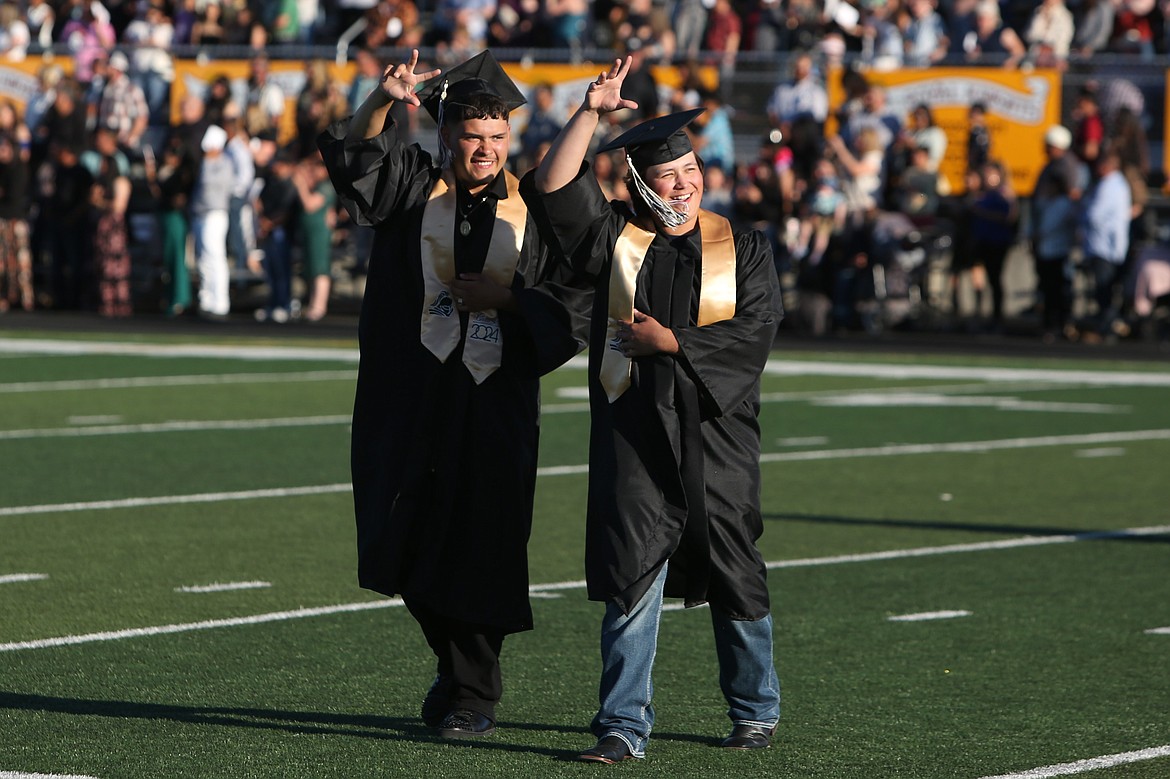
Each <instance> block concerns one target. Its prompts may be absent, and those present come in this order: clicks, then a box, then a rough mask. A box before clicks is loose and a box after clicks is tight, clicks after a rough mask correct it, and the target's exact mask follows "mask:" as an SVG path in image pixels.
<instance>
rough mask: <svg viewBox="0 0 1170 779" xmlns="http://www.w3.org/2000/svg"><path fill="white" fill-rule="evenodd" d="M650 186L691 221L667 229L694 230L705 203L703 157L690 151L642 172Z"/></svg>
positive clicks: (678, 231) (682, 231)
mask: <svg viewBox="0 0 1170 779" xmlns="http://www.w3.org/2000/svg"><path fill="white" fill-rule="evenodd" d="M642 178H643V179H644V180H645V181H646V185H647V186H648V187H650V189H652V190H654V193H655V194H656V195H658V196H659V197H660V198H662V199H663V200H665V201H666V203H667V204H668V205H669V206H670V207H671V208H673V209H674V210H675V211H676V212H678V213H680V214H685V215H686V216H687V221H686V222H685V223H683V224H682V225H680V226H679V227H676V228H668V229H666V232H667V233H670V234H671V235H682V234H684V233H687V232H690V231H691V230H692V229H693V228H694V226H695V220H696V219H698V218H699V206H700V204H701V203H702V202H703V170H702V167H701V166H700V165H699V158H698V157H696V156H695V153H694V152H693V151H689V152H687V153H686V154H684V155H683V156H681V157H679V158H678V159H677V160H672V161H670V162H663V163H660V164H658V165H650V166H648V167H647V168H646V171H645V172H644V173H643V174H642Z"/></svg>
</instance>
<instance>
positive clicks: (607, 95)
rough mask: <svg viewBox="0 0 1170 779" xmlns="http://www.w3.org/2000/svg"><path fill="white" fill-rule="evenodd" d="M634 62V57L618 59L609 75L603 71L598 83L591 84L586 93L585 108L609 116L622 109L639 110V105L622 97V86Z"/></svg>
mask: <svg viewBox="0 0 1170 779" xmlns="http://www.w3.org/2000/svg"><path fill="white" fill-rule="evenodd" d="M632 62H633V58H632V57H626V58H625V59H624V60H623V59H616V60H614V61H613V67H612V68H610V69H609V72H608V73H607V72H605V71H602V72H601V74H600V75H598V77H597V80H596V81H592V82H590V83H589V89H588V90H586V92H585V105H584V107H585V108H587V109H589V110H591V111H596V112H597V113H599V114H608V113H610V112H612V111H618V110H621V109H622V108H637V107H638V104H637V103H636V102H635V101H633V100H627V99H625V98H624V97H622V84H623V83H624V82H625V80H626V74H628V73H629V72H630V64H631V63H632Z"/></svg>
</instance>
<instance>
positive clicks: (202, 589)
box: [175, 582, 272, 594]
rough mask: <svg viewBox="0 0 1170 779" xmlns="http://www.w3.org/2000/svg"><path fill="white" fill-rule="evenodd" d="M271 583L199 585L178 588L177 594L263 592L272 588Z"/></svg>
mask: <svg viewBox="0 0 1170 779" xmlns="http://www.w3.org/2000/svg"><path fill="white" fill-rule="evenodd" d="M271 586H272V583H271V582H224V583H222V584H220V583H218V582H217V583H215V584H197V585H193V586H190V587H176V588H175V592H192V593H200V594H202V593H207V592H233V591H235V590H263V589H266V588H268V587H271Z"/></svg>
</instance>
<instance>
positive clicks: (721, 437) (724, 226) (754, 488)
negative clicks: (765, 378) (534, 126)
mask: <svg viewBox="0 0 1170 779" xmlns="http://www.w3.org/2000/svg"><path fill="white" fill-rule="evenodd" d="M629 67H630V62H629V60H628V59H626V60H624V61H622V60H618V61H616V62H615V64H614V66H613V68H612V69H611V70H610V71H608V72H605V73H602V74H601V75H600V76H599V77H598V79H597V80H596V81H594V82H592V83H591V84H590V86H589V88H588V91H587V92H586V96H585V100H584V102H583V103H582V105H581V107H580V109H578V111H577V112H576V114H574V116H573V117H572V119H570V121H569V123H568V125H566V127H565V128H564V129H563V130H562V132H561V134H560V135H559V136H558V138H557V140H556V141H554V143H553V146H552V148H551V149H550V150H549V152H548V154H547V155H546V156H545V158H544V160H543V161H542V163H541V165H540V167H539V168H538V169H537V170H536V172H535V174H534V175H531V176H530V177H528V178H526V179H525V181H524V186H523V189H522V191H523V192H524V193H525V197H526V198H529V199H530V200H531V201H532V205H533V208H534V211H539V212H540V213H541V214H542V220H541V226H542V229H544V230H545V231H546V239H547V240H548V241H549V243H550V244H554V245H555V246H557V248H558V251H561V252H563V253H564V254H565V255H566V256H567V257H569V258H570V260H571V262H572V265H573V268H574V270H575V271H576V272H578V273H579V274H581V276H582V277H583V278H584V279H585V280H587V281H590V282H592V284H593V285H594V288H595V289H594V297H593V313H592V320H591V329H590V337H589V344H590V350H589V397H590V411H591V424H592V430H591V435H590V442H589V506H588V516H587V526H586V527H587V529H586V550H585V570H586V578H587V582H588V589H589V597H590V598H591V599H592V600H599V601H604V602H605V603H606V612H605V617H604V621H603V623H602V635H601V656H602V677H601V685H600V696H599V697H600V707H599V711H598V713H597V715H596V716H595V717H594V719H593V724H592V730H593V733H594V735H595V736H596V737H597V739H598V741H597V744H596V745H595V746H594V747H592V748H590V749H587V750H585V751H584V752H582V753H581V754H580V758H581V759H582V760H586V761H593V762H600V763H614V762H618V761H621V760H624V759H627V758H630V757H639V758H640V757H643V755H644V753H645V752H644V750H645V748H646V742H647V740H648V738H649V736H650V731H651V728H652V726H653V724H654V708H653V705H652V702H651V690H652V684H651V671H652V666H653V661H654V655H655V651H656V647H657V640H658V621H659V617H660V615H661V612H662V598H663V596H664V595H666V596H672V597H681V598H684V599H685V602H686V605H687V606H695V605H699V604H702V603H708V604H710V607H711V620H712V625H713V628H714V632H715V646H716V650H717V656H718V663H719V684H720V687H721V688H722V691H723V694H724V697H725V698H726V700H727V703H728V712H727V713H728V716H729V717H730V719H731V722H732V726H731V732H730V735H729V736H728V737H727V738H725V739H724V740H723V741H722V742H720V743H721V746H724V747H728V748H734V749H754V748H764V747H767V746H768V745H769V743H770V737H771V735H772V733H773V731H774V729H775V726H776V722H777V719H778V718H779V716H780V686H779V681H778V679H777V675H776V670H775V666H774V665H773V660H772V619H771V616H770V606H769V600H768V589H767V584H766V581H765V565H764V560H763V558H762V556H761V555H760V552H759V550H758V549H757V548H756V545H755V542H756V540H757V539H758V538H759V536H760V534H761V532H762V530H763V523H762V521H761V517H760V468H759V454H760V430H759V424H758V420H757V416H758V413H759V402H760V401H759V382H760V374H761V373H762V372H763V369H764V366H765V363H766V362H767V359H768V354H769V351H770V349H771V346H772V341H773V338H774V337H775V334H776V329H777V326H778V323H779V321H780V318H781V315H782V311H781V302H780V292H779V285H778V282H777V279H776V272H775V269H774V267H775V266H774V265H773V263H772V252H771V248H770V245H769V243H768V241H767V239H766V238H765V237H764V236H763V234H761V233H760V232H758V231H750V232H742V233H741V232H735V231H733V230H732V227H731V225H730V223H729V222H728V221H727V220H726V219H725V218H723V217H721V216H717V215H715V214H712V213H710V212H707V211H704V210H702V209H701V204H702V198H703V166H702V161H701V160H700V159H699V158H698V157H697V156H696V155H695V153H694V150H693V148H692V146H691V142H690V138H689V136H688V135H687V134H686V131H685V129H684V127H685V125H686V124H687V123H688V122H690V121H691V120H692V119H693V118H694V117H695V116H696V115H697V114H698V113H701V109H699V110H695V111H686V112H682V113H679V114H672V115H670V116H666V117H660V118H656V119H651V120H649V121H647V122H644V123H642V124H640V125H638V126H637V127H634V128H633V129H631V130H629V131H628V132H627V133H625V134H623V135H622V136H620V137H618V138H616V139H614V140H613V141H612V142H610V143H609V144H607V145H606V147H605V148H603V149H601V150H600V151H602V152H604V151H607V150H609V149H617V148H624V149H625V152H626V158H627V162H628V164H629V168H630V169H629V174H628V176H629V179H628V181H629V185H630V186H629V189H630V192H631V194H632V200H633V209H632V210H631V208H630V207H629V206H628V205H627V204H625V203H623V202H620V201H614V202H606V200H605V197H604V195H603V194H602V192H601V189H600V188H599V187H598V185H597V182H596V179H595V177H594V176H593V174H592V172H591V171H590V169H589V164H588V163H586V162H585V161H584V158H585V155H586V152H587V151H588V148H589V144H590V141H591V139H592V138H593V135H594V131H595V130H596V128H597V125H598V122H599V118H600V116H601V115H603V114H606V113H609V112H611V111H615V110H619V109H623V108H635V107H636V106H635V105H634V104H633V103H632V101H630V100H626V99H623V98H622V97H621V94H620V90H621V85H622V81H623V79H624V78H625V75H626V73H627V72H628V71H629ZM546 218H547V221H546Z"/></svg>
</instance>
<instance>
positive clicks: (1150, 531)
mask: <svg viewBox="0 0 1170 779" xmlns="http://www.w3.org/2000/svg"><path fill="white" fill-rule="evenodd" d="M1162 533H1170V525H1162V526H1158V527H1137V528H1129V529H1126V530H1118V531H1110V532H1105V533H1100V532H1096V533H1081V534H1077V535H1062V536H1047V537H1033V536H1028V537H1024V538H1009V539H1004V540H1003V541H997V542H989V543H985V544H954V545H952V546H933V547H921V548H917V549H893V550H889V551H886V552H875V553H872V554H861V555H836V556H834V557H823V558H810V559H805V560H779V561H774V562H770V563H767V566H768V568H770V569H777V568H801V567H805V568H807V567H814V566H824V565H843V564H847V563H858V562H870V561H876V560H899V559H908V558H915V557H926V556H930V555H941V554H957V553H964V552H980V551H990V550H996V549H1013V548H1017V547H1029V546H1044V545H1047V544H1063V543H1071V542H1074V541H1095V540H1099V539H1103V538H1125V537H1130V536H1146V535H1160V534H1162ZM584 587H585V582H584V581H581V580H575V581H565V582H551V583H549V584H533V585H531V586H530V587H529V588H528V589H529V591H530V592H532V593H534V594H536V593H547V592H560V591H563V590H579V589H584ZM401 605H402V599H400V598H389V599H385V600H375V601H363V602H360V603H342V604H338V605H335V606H319V607H316V608H307V609H295V610H292V611H276V612H270V613H268V614H256V615H253V616H250V617H233V618H230V619H211V620H204V621H202V622H184V623H178V624H173V625H156V626H153V627H144V628H129V629H126V630H111V631H103V632H100V633H85V634H82V635H73V636H59V637H55V638H42V639H34V640H31V641H16V642H12V643H8V644H0V652H19V651H22V650H27V649H49V648H52V647H61V646H72V645H75V644H89V643H94V642H98V641H117V640H120V639H124V638H142V637H146V636H160V635H167V634H172V633H189V632H191V631H196V630H211V629H214V628H226V627H240V626H243V625H260V624H264V623H267V622H286V621H288V620H293V619H304V618H306V617H322V616H328V615H331V614H342V613H347V612H354V611H370V610H373V609H385V608H391V607H395V606H401Z"/></svg>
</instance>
